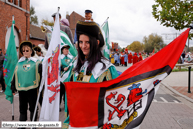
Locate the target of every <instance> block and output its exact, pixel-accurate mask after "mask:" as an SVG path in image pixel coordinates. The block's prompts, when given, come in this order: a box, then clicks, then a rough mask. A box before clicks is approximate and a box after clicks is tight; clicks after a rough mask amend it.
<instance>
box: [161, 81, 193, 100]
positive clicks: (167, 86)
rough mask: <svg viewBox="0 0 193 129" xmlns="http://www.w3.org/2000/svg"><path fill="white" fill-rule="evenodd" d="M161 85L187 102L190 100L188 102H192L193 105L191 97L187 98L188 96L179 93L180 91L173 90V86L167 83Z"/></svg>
mask: <svg viewBox="0 0 193 129" xmlns="http://www.w3.org/2000/svg"><path fill="white" fill-rule="evenodd" d="M161 84H162V85H163V86H165V87H166V88H168V89H169V90H170V91H172V92H173V93H175V94H177V95H179V96H181V97H183V98H185V99H186V100H188V101H190V102H192V103H193V99H191V98H189V97H187V96H185V95H183V94H181V93H179V92H178V91H176V90H174V89H173V88H172V87H171V86H169V85H168V84H167V83H164V82H161Z"/></svg>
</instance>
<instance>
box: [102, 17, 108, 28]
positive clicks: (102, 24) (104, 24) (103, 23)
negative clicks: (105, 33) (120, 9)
mask: <svg viewBox="0 0 193 129" xmlns="http://www.w3.org/2000/svg"><path fill="white" fill-rule="evenodd" d="M108 19H109V17H107V19H106V20H105V22H104V23H103V24H102V25H101V28H102V27H103V26H104V25H105V23H106V21H107V20H108Z"/></svg>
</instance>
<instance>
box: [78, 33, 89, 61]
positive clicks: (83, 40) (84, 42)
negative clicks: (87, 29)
mask: <svg viewBox="0 0 193 129" xmlns="http://www.w3.org/2000/svg"><path fill="white" fill-rule="evenodd" d="M79 47H80V49H81V50H82V52H83V54H84V55H85V56H86V57H88V55H89V53H90V43H89V37H88V36H87V35H84V34H82V35H80V37H79Z"/></svg>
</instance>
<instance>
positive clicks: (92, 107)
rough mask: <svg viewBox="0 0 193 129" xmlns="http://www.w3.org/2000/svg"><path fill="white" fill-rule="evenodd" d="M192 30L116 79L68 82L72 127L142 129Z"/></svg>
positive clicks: (66, 83)
mask: <svg viewBox="0 0 193 129" xmlns="http://www.w3.org/2000/svg"><path fill="white" fill-rule="evenodd" d="M189 30H190V29H187V30H186V31H184V32H183V33H182V34H181V35H180V36H178V37H177V38H176V39H175V40H173V41H172V42H171V43H170V44H168V45H167V46H165V47H164V48H163V49H161V50H160V51H159V52H157V53H156V54H154V55H153V56H151V57H148V58H146V59H145V60H143V61H140V62H138V63H136V64H134V65H133V66H131V67H129V68H128V69H127V70H125V71H124V72H123V73H122V74H121V75H120V76H118V77H117V78H116V79H113V80H110V81H105V82H101V83H92V84H91V83H81V82H65V88H66V92H67V105H68V109H69V116H70V123H69V125H70V126H69V129H80V128H81V129H88V128H89V129H139V127H140V124H141V123H142V121H143V119H144V117H145V115H146V113H147V112H148V109H149V107H150V105H151V102H152V100H153V98H154V96H155V94H156V92H157V90H158V88H159V84H160V82H161V81H162V80H163V79H164V78H165V77H167V76H168V75H169V74H170V72H171V71H172V69H173V68H174V66H175V64H176V63H177V61H178V59H179V58H180V55H181V53H182V51H183V49H184V46H185V44H186V40H187V37H188V34H189Z"/></svg>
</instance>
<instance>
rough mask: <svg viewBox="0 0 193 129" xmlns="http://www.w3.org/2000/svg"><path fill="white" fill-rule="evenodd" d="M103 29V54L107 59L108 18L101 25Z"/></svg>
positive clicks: (108, 47)
mask: <svg viewBox="0 0 193 129" xmlns="http://www.w3.org/2000/svg"><path fill="white" fill-rule="evenodd" d="M102 31H103V37H104V40H105V49H104V56H105V57H106V58H107V59H109V49H110V46H109V26H108V20H106V21H105V23H104V26H103V27H102Z"/></svg>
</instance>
